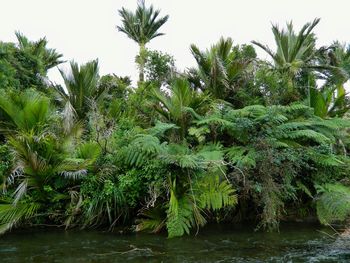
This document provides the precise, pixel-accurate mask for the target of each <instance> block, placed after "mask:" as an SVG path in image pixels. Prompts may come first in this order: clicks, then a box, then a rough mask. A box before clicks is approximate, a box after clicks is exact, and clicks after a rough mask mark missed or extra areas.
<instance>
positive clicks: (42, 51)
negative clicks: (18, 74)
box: [15, 31, 64, 73]
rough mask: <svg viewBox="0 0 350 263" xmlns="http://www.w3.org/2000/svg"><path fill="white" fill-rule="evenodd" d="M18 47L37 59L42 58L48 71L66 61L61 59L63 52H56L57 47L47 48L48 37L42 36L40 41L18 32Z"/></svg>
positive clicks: (43, 64) (45, 69) (44, 67)
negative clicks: (31, 39)
mask: <svg viewBox="0 0 350 263" xmlns="http://www.w3.org/2000/svg"><path fill="white" fill-rule="evenodd" d="M15 34H16V37H17V41H18V47H19V49H20V50H21V51H24V52H28V53H30V54H31V55H33V56H34V57H36V58H37V59H40V60H41V63H42V65H41V66H43V70H44V72H45V73H46V72H47V71H48V70H49V69H50V68H53V67H55V66H57V65H59V64H61V63H63V62H64V61H62V60H60V58H62V56H63V55H62V54H59V53H57V52H56V50H55V49H51V48H47V47H46V46H47V43H48V42H47V40H46V38H41V39H39V40H38V41H35V42H33V41H30V40H29V39H28V38H27V37H26V36H24V35H23V34H22V33H20V32H18V31H17V32H16V33H15Z"/></svg>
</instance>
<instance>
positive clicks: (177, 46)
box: [0, 0, 350, 83]
mask: <svg viewBox="0 0 350 263" xmlns="http://www.w3.org/2000/svg"><path fill="white" fill-rule="evenodd" d="M0 3H1V9H2V10H1V11H2V12H1V16H0V25H1V26H0V41H5V42H10V41H11V42H15V41H16V38H15V34H14V32H15V31H16V30H18V31H20V32H22V33H24V35H26V36H27V37H28V38H29V39H31V40H37V39H39V38H40V37H44V36H45V37H46V38H47V40H48V41H49V44H48V46H49V47H50V48H55V49H56V50H57V51H58V52H60V53H62V54H63V55H64V60H66V61H67V63H65V64H63V65H60V66H59V67H60V68H62V69H63V70H67V69H68V62H69V61H71V60H74V61H76V62H78V63H85V62H87V61H90V60H93V59H96V58H98V59H99V64H100V75H104V74H109V73H115V74H117V75H119V76H130V77H131V78H132V79H133V80H134V81H135V80H137V68H136V66H135V63H134V62H135V55H136V54H137V52H138V47H137V44H136V43H134V42H133V41H132V40H131V39H129V38H127V37H126V35H124V34H123V33H121V32H118V31H117V29H116V26H117V25H120V24H121V21H120V17H119V16H118V10H119V9H120V8H121V7H125V8H129V9H135V8H136V5H137V1H136V0H99V1H97V0H0ZM146 4H153V5H154V6H155V7H156V8H158V9H161V15H166V14H168V15H169V16H170V18H169V21H168V22H167V23H166V24H165V25H164V26H163V27H162V28H161V30H160V31H161V32H163V33H165V35H164V36H161V37H158V38H156V39H154V40H152V41H151V42H150V43H149V45H148V47H149V48H150V49H156V50H160V51H162V52H167V53H169V54H171V55H173V56H174V58H175V61H176V66H177V67H178V68H179V69H185V68H187V67H190V66H194V65H195V61H194V59H193V57H192V55H191V53H190V50H189V47H190V44H192V43H193V44H196V45H197V46H198V47H200V49H206V48H209V47H210V46H211V45H212V44H214V43H215V42H217V41H218V40H219V38H220V37H221V36H224V37H231V38H232V39H233V40H234V42H235V43H237V44H243V43H249V42H250V41H252V40H257V41H259V42H262V43H265V44H268V45H270V46H271V47H274V39H273V35H272V32H271V24H272V23H273V24H279V25H280V26H285V23H286V22H288V21H291V20H293V23H294V25H295V27H296V29H297V30H299V29H300V27H301V26H302V25H303V24H305V23H306V22H309V21H312V20H313V19H314V18H316V17H319V18H321V22H320V23H319V24H318V26H317V27H316V29H315V33H316V34H317V37H318V41H317V45H318V46H323V45H327V44H330V43H332V42H333V41H334V40H339V41H341V42H349V43H350V35H349V33H350V31H349V29H350V24H349V10H350V1H349V0H332V1H326V0H244V1H238V0H215V1H213V0H146ZM257 51H258V55H259V57H261V58H267V56H266V54H265V53H264V52H263V51H261V50H259V49H258V48H257ZM49 78H50V79H51V80H53V81H54V82H56V83H62V79H61V77H60V74H59V72H58V70H57V68H54V69H52V70H50V72H49Z"/></svg>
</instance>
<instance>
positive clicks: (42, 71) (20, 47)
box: [0, 32, 63, 91]
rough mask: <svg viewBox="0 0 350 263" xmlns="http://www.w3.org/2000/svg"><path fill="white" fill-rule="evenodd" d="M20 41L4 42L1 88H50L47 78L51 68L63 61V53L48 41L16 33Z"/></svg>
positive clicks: (0, 60)
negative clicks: (49, 44) (15, 42)
mask: <svg viewBox="0 0 350 263" xmlns="http://www.w3.org/2000/svg"><path fill="white" fill-rule="evenodd" d="M16 37H17V41H18V44H13V43H3V42H0V69H1V71H0V72H1V73H0V89H4V88H5V89H8V88H14V89H17V90H25V89H27V88H36V89H38V90H41V91H45V90H46V85H45V81H46V80H45V79H46V77H47V72H48V70H49V69H50V68H52V67H55V66H57V65H59V64H60V63H62V62H63V61H62V60H60V58H61V57H62V55H61V54H59V53H57V52H56V50H55V49H50V48H47V43H48V42H47V40H46V39H45V38H41V39H39V40H38V41H30V40H29V39H28V38H27V37H25V36H24V35H23V34H21V33H20V32H16Z"/></svg>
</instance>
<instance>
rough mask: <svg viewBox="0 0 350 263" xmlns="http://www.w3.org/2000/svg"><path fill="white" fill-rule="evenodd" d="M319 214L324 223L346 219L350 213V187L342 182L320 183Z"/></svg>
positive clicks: (317, 201)
mask: <svg viewBox="0 0 350 263" xmlns="http://www.w3.org/2000/svg"><path fill="white" fill-rule="evenodd" d="M316 187H317V193H318V197H317V198H316V207H317V216H318V218H319V220H320V222H321V223H322V224H330V223H332V222H335V221H344V220H346V219H347V218H348V217H349V215H350V188H349V187H347V186H344V185H341V184H325V185H318V186H316Z"/></svg>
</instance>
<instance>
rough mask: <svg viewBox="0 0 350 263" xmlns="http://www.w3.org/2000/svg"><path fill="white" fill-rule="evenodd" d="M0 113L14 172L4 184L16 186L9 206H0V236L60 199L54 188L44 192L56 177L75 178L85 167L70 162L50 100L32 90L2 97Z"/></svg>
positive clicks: (76, 161) (67, 138) (68, 143)
mask: <svg viewBox="0 0 350 263" xmlns="http://www.w3.org/2000/svg"><path fill="white" fill-rule="evenodd" d="M0 112H1V113H2V114H3V116H4V117H5V118H4V121H3V122H2V123H1V124H0V131H1V132H2V134H4V135H5V137H6V140H7V143H8V145H9V147H10V149H11V151H12V152H13V154H14V169H13V171H14V172H13V173H12V174H11V175H9V176H8V178H7V182H9V183H10V184H15V185H16V186H17V187H16V189H15V191H14V198H13V200H11V201H12V202H9V201H6V202H5V203H4V202H2V203H1V204H0V233H3V232H5V231H7V230H8V229H10V228H12V227H13V226H14V225H15V224H17V223H18V222H20V221H22V220H25V219H29V218H32V217H34V216H35V215H36V213H37V212H38V210H39V209H40V208H42V207H45V206H47V205H48V204H49V203H50V202H51V201H52V199H50V198H54V196H56V195H57V196H61V197H60V198H62V194H61V193H59V192H58V189H57V188H56V189H55V190H52V191H51V194H48V191H47V189H48V188H49V189H53V185H54V183H55V181H56V180H57V179H58V178H59V177H61V179H65V178H67V177H69V178H77V177H79V176H80V175H83V174H85V173H86V170H85V167H86V164H85V163H84V162H80V160H73V159H70V158H69V157H70V153H69V152H70V148H71V147H68V146H69V145H70V144H71V143H70V141H69V136H68V137H65V136H62V134H64V133H63V132H62V127H61V125H59V123H57V120H58V118H57V114H56V113H55V111H54V109H53V107H52V104H51V103H50V100H49V98H47V97H44V96H42V95H39V94H38V93H36V92H33V91H32V90H27V91H25V92H24V93H20V95H18V94H5V93H2V94H1V96H0ZM58 180H60V179H58ZM63 191H64V190H63ZM29 193H30V194H31V198H29V200H28V199H26V195H27V194H29ZM65 193H66V194H67V192H65Z"/></svg>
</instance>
